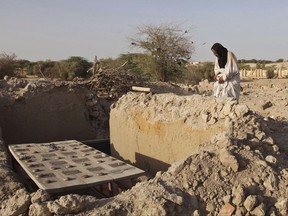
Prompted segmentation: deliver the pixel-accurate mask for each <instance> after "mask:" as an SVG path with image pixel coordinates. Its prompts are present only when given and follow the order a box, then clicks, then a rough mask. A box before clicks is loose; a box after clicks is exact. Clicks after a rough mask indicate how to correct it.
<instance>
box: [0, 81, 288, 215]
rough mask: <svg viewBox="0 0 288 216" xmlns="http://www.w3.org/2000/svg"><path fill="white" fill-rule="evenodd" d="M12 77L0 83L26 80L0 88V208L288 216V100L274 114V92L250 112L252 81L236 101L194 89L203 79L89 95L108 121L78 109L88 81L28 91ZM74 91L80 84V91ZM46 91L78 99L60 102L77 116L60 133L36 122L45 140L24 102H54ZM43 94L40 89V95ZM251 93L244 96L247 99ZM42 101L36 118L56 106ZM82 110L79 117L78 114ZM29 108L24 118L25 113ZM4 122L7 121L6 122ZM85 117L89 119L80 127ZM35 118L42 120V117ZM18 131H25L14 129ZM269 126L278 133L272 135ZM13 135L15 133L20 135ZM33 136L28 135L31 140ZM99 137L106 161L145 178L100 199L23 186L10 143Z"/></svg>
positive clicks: (28, 212) (4, 212)
mask: <svg viewBox="0 0 288 216" xmlns="http://www.w3.org/2000/svg"><path fill="white" fill-rule="evenodd" d="M11 79H12V78H11ZM11 79H7V80H6V81H3V82H2V83H1V88H2V90H3V89H9V87H8V86H10V87H11V83H15V82H21V83H22V82H23V83H22V86H20V87H19V86H18V92H24V93H23V94H22V95H21V97H18V98H16V99H15V95H13V94H15V92H17V91H15V90H12V89H11V91H10V93H9V91H7V92H8V93H7V92H6V91H1V108H0V109H1V128H2V137H3V141H1V145H0V147H1V155H0V158H1V160H0V161H1V170H0V175H1V176H0V179H1V182H2V184H1V186H0V188H1V190H0V200H1V206H0V214H1V215H21V214H22V215H71V214H73V215H83V216H84V215H85V216H86V215H195V216H196V215H287V212H288V198H287V197H288V160H287V157H288V151H287V142H286V141H287V130H288V124H287V113H288V110H287V109H288V108H287V106H285V105H283V106H282V107H281V112H279V116H274V117H273V118H272V117H271V113H267V111H272V109H275V107H273V104H275V102H274V101H273V100H277V97H274V99H272V98H271V104H272V107H269V108H267V109H265V110H263V109H262V110H261V109H259V110H257V109H258V108H259V107H260V106H261V105H262V104H263V103H262V104H261V103H259V105H257V104H254V101H253V97H254V96H255V94H256V93H254V92H253V90H252V88H251V87H249V89H248V88H246V90H245V91H246V92H244V93H246V94H243V95H242V97H243V99H242V101H240V103H239V104H237V103H236V102H235V101H233V100H231V99H215V98H213V97H212V96H207V95H206V94H201V86H198V87H199V89H200V94H192V93H191V94H190V95H187V94H185V95H184V94H182V95H181V94H179V89H178V88H177V94H176V93H173V91H171V93H165V92H164V93H141V92H132V91H128V92H127V93H124V94H122V96H121V95H120V96H121V97H119V99H118V98H117V99H115V100H110V101H109V100H108V99H107V98H105V100H104V99H102V98H101V97H99V95H97V94H96V96H97V99H98V100H99V98H100V100H103V101H102V102H101V104H102V106H101V107H102V109H103V110H102V111H101V112H103V113H108V121H106V122H105V121H101V122H98V123H97V122H93V123H94V124H91V118H90V121H89V118H87V114H85V112H88V114H89V109H88V108H87V101H86V99H87V98H89V97H87V95H88V96H89V94H90V93H91V92H89V90H90V89H89V88H88V90H87V88H83V84H76V83H70V84H67V83H62V84H61V85H60V84H59V87H57V86H56V87H55V85H54V84H53V85H52V86H53V87H51V89H47V88H46V89H45V88H44V89H41V90H40V89H39V88H38V87H35V89H34V90H31V89H30V90H29V91H27V92H30V93H25V92H26V91H24V89H28V88H31V87H27V86H28V85H32V84H31V82H30V81H21V80H18V79H17V80H16V79H15V80H13V82H12V80H11ZM46 82H47V81H46ZM6 85H7V86H6ZM46 85H48V86H50V84H46ZM3 86H6V87H7V88H6V87H5V88H4V87H3ZM276 88H277V87H276ZM79 89H81V91H83V92H85V93H83V94H81V96H79ZM273 89H275V86H274V88H273ZM279 89H280V88H277V91H278V93H279V92H280V94H281V95H282V98H281V99H283V98H284V99H285V95H287V93H288V92H287V91H288V89H287V88H286V87H285V88H284V87H281V90H279ZM45 90H46V91H45ZM262 90H263V91H262V94H263V98H264V97H267V94H271V95H273V93H274V92H273V91H274V90H273V91H271V88H267V94H266V95H265V92H266V91H265V89H262ZM31 92H33V94H34V95H32V94H31ZM36 92H37V93H39V94H36ZM51 92H55V94H56V95H57V92H59V94H60V93H61V92H65V93H66V96H65V94H64V93H63V98H62V99H61V100H63V101H64V100H68V98H72V99H73V98H74V97H77V98H78V99H79V98H81V99H80V100H78V101H77V100H76V99H75V101H76V102H75V104H74V105H71V104H70V103H68V102H67V101H66V102H65V103H64V102H63V104H61V106H59V109H60V107H61V109H63V112H64V113H65V112H66V111H65V109H66V110H70V111H71V113H73V112H72V111H73V110H74V111H75V112H74V113H73V115H71V116H65V119H66V118H68V117H69V118H71V119H73V118H75V119H77V118H79V119H77V120H76V121H75V119H74V122H73V124H71V125H67V128H66V130H63V131H61V132H60V133H59V134H58V133H56V132H55V130H56V129H55V128H57V127H56V126H57V125H56V124H55V125H54V126H53V124H52V123H48V122H49V119H47V123H46V124H47V125H45V121H44V125H43V127H46V130H47V133H46V136H47V138H44V137H45V133H44V131H46V130H44V131H43V132H41V136H40V135H39V134H37V130H36V129H37V128H35V127H34V128H29V127H32V126H29V125H30V124H33V123H37V121H35V120H33V117H34V116H35V115H33V114H29V110H30V111H31V109H32V105H31V103H30V102H32V101H33V100H35V101H37V100H39V101H40V99H41V98H43V99H44V100H45V101H47V102H50V103H51V104H52V105H53V99H51V98H52V96H51V94H52V93H51ZM41 93H43V95H42V96H41ZM73 93H75V94H73ZM45 94H47V96H45V97H44V95H45ZM94 94H95V92H94ZM280 94H279V95H280ZM11 95H12V96H11ZM35 95H38V97H37V96H35ZM75 95H76V96H75ZM17 96H19V94H18V95H17ZM248 96H249V99H246V97H248ZM33 97H35V98H34V99H33ZM36 98H37V99H36ZM95 98H96V97H95ZM286 99H287V96H286ZM61 100H59V101H61ZM57 101H58V100H57ZM79 101H81V102H79ZM89 101H90V102H91V101H92V100H90V99H89ZM43 102H44V101H42V103H40V102H35V104H38V105H39V109H40V110H41V109H42V110H41V111H39V112H37V115H40V116H41V113H42V117H43V118H44V117H45V116H46V115H45V112H46V114H49V109H51V110H53V106H51V108H49V104H46V103H45V106H46V110H43V109H44V108H43ZM252 102H253V104H252ZM282 102H283V101H282V100H281V101H280V103H282ZM55 103H56V102H55ZM55 103H54V104H55ZM57 103H58V102H57ZM67 103H68V106H67ZM283 103H284V102H283ZM40 104H41V107H40ZM69 104H70V105H71V106H70V105H69ZM95 104H96V102H95ZM98 104H99V102H98ZM103 104H105V105H107V106H103ZM258 106H259V107H258ZM36 107H38V106H35V108H36ZM77 107H78V108H77ZM79 107H80V108H79ZM104 107H106V108H105V109H104ZM25 108H27V110H25ZM35 108H34V109H35ZM251 108H253V109H251ZM260 108H261V107H260ZM99 109H100V108H99ZM94 110H95V109H94ZM256 110H257V111H256ZM35 111H36V110H35ZM258 111H263V113H260V112H258ZM54 112H55V110H54ZM3 113H4V114H5V115H2V114H3ZM11 113H13V115H12V114H11ZM59 113H61V112H59ZM79 113H81V118H82V119H81V118H80V117H79V116H77V115H80V114H79ZM98 113H100V111H99V112H98ZM6 114H9V115H10V117H9V116H7V115H6ZM26 114H27V115H28V117H30V120H29V119H25V118H24V117H23V115H26ZM15 115H16V116H18V119H17V118H16V117H14V116H15ZM265 115H267V116H265ZM285 115H286V116H285ZM12 116H13V117H12ZM60 116H61V115H60ZM72 116H73V117H72ZM88 116H89V115H88ZM101 116H104V115H101ZM37 118H38V116H35V119H36V120H37ZM46 118H47V117H46ZM48 118H50V120H52V121H55V123H56V122H58V123H59V121H60V119H61V118H60V117H59V119H58V117H53V115H52V114H50V115H48ZM71 119H70V120H69V119H68V121H72V120H71ZM17 120H18V121H20V120H21V123H19V124H20V125H21V124H22V128H17V130H14V132H13V128H14V127H13V126H15V127H16V126H17ZM106 120H107V119H106ZM11 121H12V122H13V124H11V125H10V123H11ZM23 121H24V122H23ZM25 121H26V124H29V125H27V131H25V127H24V126H23V125H26V124H25ZM33 121H34V122H33ZM39 122H41V121H39ZM77 122H78V123H79V124H78V126H79V128H80V127H82V126H83V127H84V129H83V128H82V129H83V130H84V131H81V133H80V131H79V132H78V133H79V134H76V132H75V130H74V131H73V128H74V127H75V126H77ZM87 122H88V123H87ZM103 122H105V123H103ZM86 123H87V124H88V125H89V126H87V125H86V126H85V124H86ZM37 125H38V127H39V128H40V126H41V124H39V123H38V124H37ZM63 125H65V124H62V126H63ZM95 125H97V126H95ZM105 125H106V132H105V133H106V135H105V136H103V134H105V133H104V132H103V133H101V132H99V130H100V131H101V130H103V131H104V130H105ZM107 125H108V127H109V130H108V132H107ZM52 126H53V127H52ZM78 126H77V127H76V128H77V129H78ZM93 126H94V127H93ZM18 127H20V126H18ZM69 127H71V128H69ZM85 127H86V128H85ZM50 128H51V130H52V132H53V130H54V132H53V133H51V134H49V133H50V132H49V131H48V130H49V129H50ZM28 129H29V130H28ZM82 129H79V130H82ZM23 130H24V132H23V134H24V135H19V136H18V135H16V134H20V133H21V132H20V131H23ZM31 130H32V132H31ZM39 130H42V129H39ZM61 130H62V129H61ZM93 130H94V131H93ZM69 131H70V132H71V133H70V132H69ZM82 132H83V133H82ZM90 132H91V134H90ZM85 133H86V134H85ZM33 134H35V136H34V135H33ZM63 134H65V135H63ZM80 134H81V136H83V137H81V136H80ZM101 134H102V135H101ZM275 134H277V136H282V138H281V139H279V137H276V136H275ZM285 134H286V136H285ZM48 135H49V136H48ZM77 136H79V137H77ZM17 137H20V138H21V139H20V138H19V140H17ZM33 137H35V140H32V139H33ZM103 138H109V141H110V148H109V150H110V152H109V154H111V155H109V157H111V159H112V158H115V160H117V161H123V162H125V163H127V165H129V164H130V165H132V166H133V167H134V166H135V167H136V169H139V170H145V171H146V172H147V174H149V175H150V176H151V177H150V178H149V177H147V178H143V179H137V183H136V182H135V183H136V185H135V186H133V187H131V188H129V189H127V190H123V191H121V192H120V193H119V194H117V195H115V196H112V197H102V198H99V197H97V196H94V195H93V194H91V193H90V194H83V193H78V192H79V191H76V190H74V191H73V190H72V191H69V193H63V194H58V195H57V196H55V195H53V194H51V193H49V190H48V191H47V190H45V188H39V189H37V190H35V191H33V192H30V191H29V189H28V188H27V187H25V184H24V183H23V181H22V178H21V176H20V175H19V174H18V173H16V172H15V171H14V170H13V168H12V166H11V163H10V161H11V158H12V155H11V152H10V151H9V147H10V148H12V147H13V146H11V144H17V145H18V144H24V143H39V142H42V143H44V142H45V143H48V142H54V141H55V140H63V141H64V140H80V141H85V140H92V139H103ZM22 140H23V141H22ZM19 148H21V147H19Z"/></svg>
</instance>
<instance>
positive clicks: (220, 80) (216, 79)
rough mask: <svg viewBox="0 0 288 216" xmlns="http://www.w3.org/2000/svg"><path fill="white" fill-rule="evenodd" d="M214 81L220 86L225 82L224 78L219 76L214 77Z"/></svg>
mask: <svg viewBox="0 0 288 216" xmlns="http://www.w3.org/2000/svg"><path fill="white" fill-rule="evenodd" d="M214 80H215V81H218V82H219V83H220V84H223V83H224V82H225V81H224V79H223V77H222V76H219V75H217V76H216V75H215V76H214Z"/></svg>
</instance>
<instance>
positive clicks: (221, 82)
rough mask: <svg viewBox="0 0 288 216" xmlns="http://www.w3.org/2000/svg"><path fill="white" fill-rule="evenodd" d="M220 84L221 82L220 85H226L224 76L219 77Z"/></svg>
mask: <svg viewBox="0 0 288 216" xmlns="http://www.w3.org/2000/svg"><path fill="white" fill-rule="evenodd" d="M218 82H219V83H220V84H223V83H224V79H223V77H222V76H220V77H219V79H218Z"/></svg>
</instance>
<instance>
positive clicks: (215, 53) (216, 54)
mask: <svg viewBox="0 0 288 216" xmlns="http://www.w3.org/2000/svg"><path fill="white" fill-rule="evenodd" d="M212 52H213V54H214V55H215V56H216V57H218V53H217V52H216V50H213V49H212Z"/></svg>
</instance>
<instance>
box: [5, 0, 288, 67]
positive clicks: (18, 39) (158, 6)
mask: <svg viewBox="0 0 288 216" xmlns="http://www.w3.org/2000/svg"><path fill="white" fill-rule="evenodd" d="M161 23H175V24H180V25H181V26H182V27H183V30H184V29H185V28H187V29H188V28H189V29H190V27H192V28H191V30H190V34H192V39H193V41H194V45H195V53H194V54H193V55H192V60H194V61H214V56H213V54H212V52H211V51H210V48H211V46H212V45H213V43H215V42H219V43H222V44H223V45H224V46H225V47H226V48H228V49H229V50H231V51H233V52H234V53H235V54H236V56H237V58H238V59H253V58H255V59H267V60H277V59H279V58H284V59H285V60H287V59H288V1H287V0H273V1H272V0H249V1H248V0H218V1H217V0H0V53H2V52H5V53H7V54H12V53H14V54H16V55H17V58H18V59H27V60H30V61H38V60H47V59H50V60H61V59H67V58H69V57H70V56H82V57H84V58H85V59H87V60H89V61H93V59H94V55H97V56H98V58H108V57H112V58H116V57H118V56H119V55H120V54H122V53H128V52H135V50H133V48H131V46H130V42H129V40H128V38H129V37H131V36H133V35H134V34H135V33H136V32H137V30H136V27H137V26H140V25H143V24H154V25H159V24H161Z"/></svg>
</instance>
